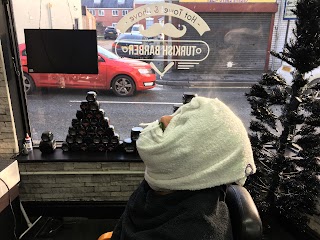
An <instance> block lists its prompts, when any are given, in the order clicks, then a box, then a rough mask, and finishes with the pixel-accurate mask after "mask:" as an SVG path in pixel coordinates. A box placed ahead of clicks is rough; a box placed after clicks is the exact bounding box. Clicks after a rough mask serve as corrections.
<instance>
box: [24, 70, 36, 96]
mask: <svg viewBox="0 0 320 240" xmlns="http://www.w3.org/2000/svg"><path fill="white" fill-rule="evenodd" d="M23 86H24V91H25V92H26V94H30V93H32V92H33V91H34V90H35V89H36V85H35V84H34V81H33V79H32V77H31V76H30V75H29V74H27V73H23Z"/></svg>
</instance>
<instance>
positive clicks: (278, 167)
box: [246, 0, 320, 231]
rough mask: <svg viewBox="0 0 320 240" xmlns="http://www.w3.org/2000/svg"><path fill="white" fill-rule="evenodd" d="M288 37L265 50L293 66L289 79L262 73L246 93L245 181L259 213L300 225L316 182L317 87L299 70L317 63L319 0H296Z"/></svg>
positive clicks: (310, 211)
mask: <svg viewBox="0 0 320 240" xmlns="http://www.w3.org/2000/svg"><path fill="white" fill-rule="evenodd" d="M294 13H295V14H296V16H297V20H296V28H295V30H294V32H293V34H294V39H291V40H290V43H287V44H285V47H284V49H283V52H280V53H274V52H272V53H271V54H272V55H273V56H275V57H277V58H279V59H281V60H283V61H284V62H286V63H288V64H290V65H291V66H293V67H294V68H295V71H294V72H293V73H292V74H293V83H292V85H290V86H289V85H288V84H287V83H286V81H285V80H284V79H283V78H282V77H281V76H279V75H277V74H276V73H274V72H273V73H267V74H264V75H263V76H262V79H261V80H260V81H259V83H258V84H256V85H254V86H252V88H251V90H250V92H249V93H248V94H246V96H247V99H248V101H249V103H250V105H251V108H252V116H253V119H252V120H251V123H250V130H251V132H250V138H251V144H252V148H253V154H254V158H255V162H256V165H257V173H256V174H254V175H252V176H250V177H249V178H248V181H247V183H246V187H247V188H248V190H249V191H250V193H251V195H252V196H253V198H254V200H255V202H256V204H257V206H258V209H259V211H260V213H261V215H262V217H263V216H266V217H265V218H264V219H262V220H263V222H264V223H265V226H266V225H267V224H268V218H269V220H270V217H271V216H280V217H283V218H284V219H286V220H288V222H289V223H291V224H294V225H295V226H296V229H299V230H300V231H305V230H306V228H307V226H308V216H310V215H317V214H319V213H318V212H317V209H316V205H317V204H318V203H317V202H318V194H319V188H320V184H319V182H320V180H319V179H320V177H319V176H320V173H319V170H320V163H319V162H320V115H319V113H320V100H319V99H317V98H315V97H314V96H315V95H313V94H312V93H314V92H315V91H320V84H319V81H318V80H317V81H315V82H312V83H310V82H309V81H308V79H307V78H306V76H305V73H307V72H309V71H311V70H312V69H314V68H315V67H318V66H320V1H319V0H298V1H297V6H296V10H295V11H294Z"/></svg>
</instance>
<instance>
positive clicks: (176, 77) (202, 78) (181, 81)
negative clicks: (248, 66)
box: [156, 70, 262, 87]
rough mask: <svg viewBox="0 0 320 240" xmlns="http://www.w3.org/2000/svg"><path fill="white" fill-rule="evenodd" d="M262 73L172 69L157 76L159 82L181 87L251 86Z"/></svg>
mask: <svg viewBox="0 0 320 240" xmlns="http://www.w3.org/2000/svg"><path fill="white" fill-rule="evenodd" d="M261 76H262V73H234V74H230V73H226V74H223V73H218V74H216V73H212V74H204V73H190V72H184V71H177V70H175V71H170V72H167V73H166V74H165V75H164V76H163V77H162V78H161V77H160V76H159V75H158V76H157V81H156V83H157V84H160V85H168V86H177V87H178V86H180V87H251V86H252V85H253V84H256V83H257V82H258V81H259V80H260V79H261Z"/></svg>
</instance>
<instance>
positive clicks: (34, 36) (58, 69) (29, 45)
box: [24, 29, 98, 74]
mask: <svg viewBox="0 0 320 240" xmlns="http://www.w3.org/2000/svg"><path fill="white" fill-rule="evenodd" d="M24 34H25V42H26V51H27V59H28V70H29V72H30V73H70V74H97V73H98V53H97V34H96V30H67V29H25V30H24Z"/></svg>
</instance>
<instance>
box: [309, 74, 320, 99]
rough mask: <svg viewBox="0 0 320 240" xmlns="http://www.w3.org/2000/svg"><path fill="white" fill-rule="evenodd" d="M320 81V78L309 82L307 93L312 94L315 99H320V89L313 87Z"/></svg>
mask: <svg viewBox="0 0 320 240" xmlns="http://www.w3.org/2000/svg"><path fill="white" fill-rule="evenodd" d="M318 83H320V78H317V79H314V80H313V81H311V82H310V83H309V84H308V89H307V91H306V93H307V94H310V95H311V97H312V98H313V99H314V100H320V90H316V89H311V88H312V87H313V86H316V85H317V84H318Z"/></svg>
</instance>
